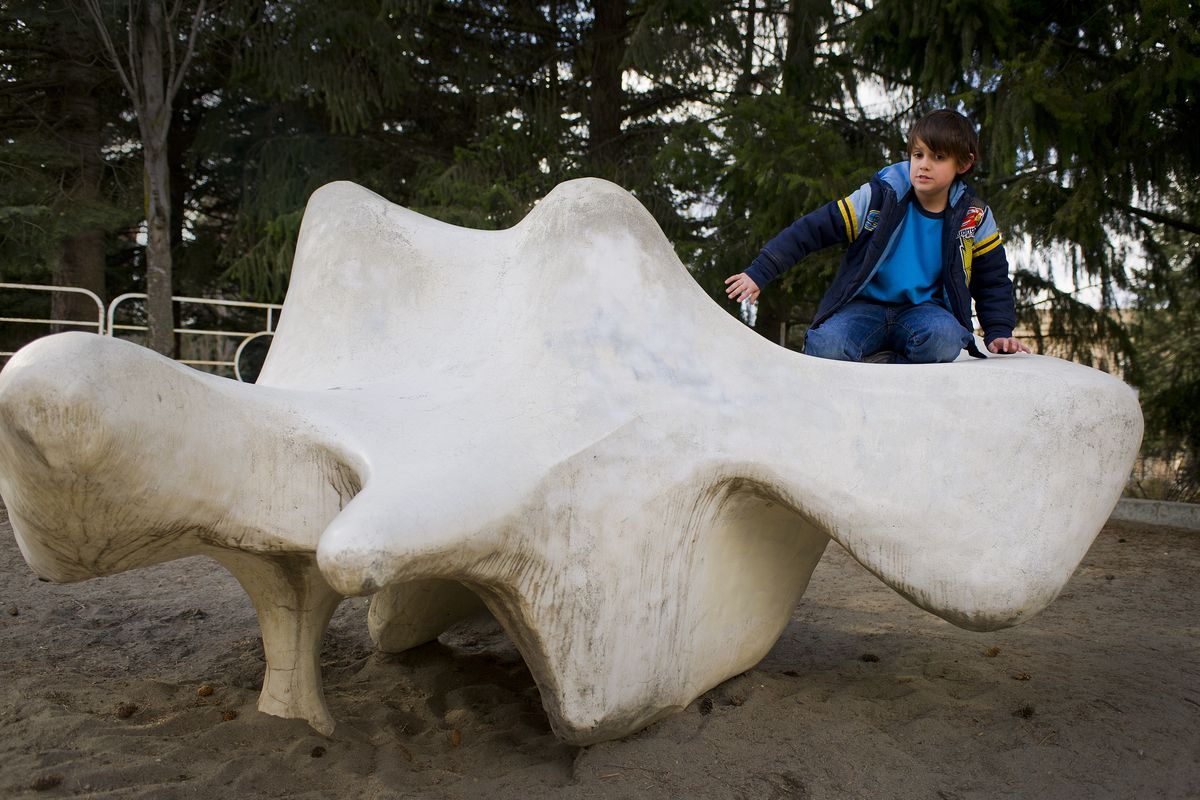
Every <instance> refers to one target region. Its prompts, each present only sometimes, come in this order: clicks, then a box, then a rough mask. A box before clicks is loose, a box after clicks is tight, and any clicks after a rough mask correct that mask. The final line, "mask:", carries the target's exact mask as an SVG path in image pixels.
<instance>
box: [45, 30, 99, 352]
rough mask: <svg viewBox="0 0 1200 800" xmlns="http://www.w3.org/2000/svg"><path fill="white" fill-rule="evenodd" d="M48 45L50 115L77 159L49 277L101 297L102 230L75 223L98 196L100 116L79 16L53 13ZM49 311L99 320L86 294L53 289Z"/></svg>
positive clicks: (69, 177) (69, 174) (68, 179)
mask: <svg viewBox="0 0 1200 800" xmlns="http://www.w3.org/2000/svg"><path fill="white" fill-rule="evenodd" d="M51 46H52V47H53V48H54V49H55V51H56V54H55V60H54V64H53V67H52V73H53V77H52V83H53V85H54V86H56V87H58V92H57V93H56V95H55V96H53V98H52V102H51V106H50V109H51V114H50V119H51V120H52V121H53V122H54V124H55V128H56V130H55V133H56V134H57V135H58V137H59V139H60V141H61V142H62V143H63V146H64V148H65V149H66V150H67V152H68V153H70V155H71V156H72V158H73V159H74V160H75V167H74V169H71V170H68V171H66V174H65V175H64V180H65V181H66V185H65V186H64V187H63V189H64V195H65V199H64V201H63V203H62V204H61V205H60V207H59V208H58V209H57V213H58V216H59V219H60V222H59V224H58V228H59V229H60V230H62V231H63V232H64V233H63V235H62V237H61V239H60V240H59V256H58V259H57V260H56V262H55V264H54V276H53V281H54V285H55V286H75V287H78V288H81V289H87V290H89V291H91V292H93V293H95V294H96V296H97V297H99V298H100V302H101V303H104V302H105V301H106V295H105V286H104V266H105V259H104V230H103V229H102V228H98V227H91V228H80V227H79V226H78V225H76V224H75V220H77V219H78V218H79V216H80V212H81V211H85V210H86V209H87V208H88V207H89V206H91V205H94V204H97V203H99V202H100V201H101V199H102V198H101V182H102V181H103V178H104V160H103V156H102V154H101V150H100V148H101V130H102V122H101V119H100V107H99V100H98V98H97V95H96V89H97V85H98V83H99V81H98V80H97V78H96V72H95V70H94V69H92V68H91V67H90V66H89V64H88V63H86V61H85V54H86V53H88V52H90V49H91V46H90V41H89V40H88V38H87V32H86V30H85V29H84V28H83V27H82V24H81V22H80V21H79V19H78V17H74V16H70V17H68V15H60V16H59V17H57V18H56V20H55V25H54V29H53V30H52V32H51ZM50 315H51V317H53V318H54V319H69V320H84V321H88V322H97V321H98V320H99V309H98V308H97V306H96V303H95V302H94V301H93V300H92V299H91V298H89V297H87V296H86V295H81V294H76V293H73V292H72V293H67V292H55V293H54V294H52V295H51V302H50ZM56 330H95V331H96V332H97V333H99V330H98V329H95V328H81V327H79V326H74V325H64V326H57V327H56Z"/></svg>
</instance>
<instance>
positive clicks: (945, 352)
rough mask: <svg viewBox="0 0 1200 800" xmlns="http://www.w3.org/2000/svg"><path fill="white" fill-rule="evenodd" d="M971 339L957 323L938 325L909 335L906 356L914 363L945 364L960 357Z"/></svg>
mask: <svg viewBox="0 0 1200 800" xmlns="http://www.w3.org/2000/svg"><path fill="white" fill-rule="evenodd" d="M970 339H971V335H970V334H968V333H967V332H966V331H965V330H963V328H962V327H961V326H960V325H958V324H957V323H955V324H954V325H936V326H933V327H930V328H925V329H923V330H918V331H916V332H914V333H913V334H912V335H911V336H909V338H908V345H907V347H906V348H905V353H904V356H905V358H907V359H908V360H909V361H911V362H913V363H914V364H945V363H946V362H949V361H953V360H954V359H956V358H958V356H959V355H960V354H961V353H962V350H963V348H964V347H966V346H967V343H968V342H969V341H970Z"/></svg>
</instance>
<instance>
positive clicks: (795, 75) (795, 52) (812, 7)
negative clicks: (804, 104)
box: [783, 0, 829, 98]
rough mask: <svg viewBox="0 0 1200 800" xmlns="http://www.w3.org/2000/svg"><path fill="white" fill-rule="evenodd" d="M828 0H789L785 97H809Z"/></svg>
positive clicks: (784, 68) (785, 52) (784, 66)
mask: <svg viewBox="0 0 1200 800" xmlns="http://www.w3.org/2000/svg"><path fill="white" fill-rule="evenodd" d="M828 9H829V2H828V0H790V2H789V3H788V16H787V44H786V49H785V51H784V59H783V60H784V63H783V94H784V96H785V97H796V98H808V97H809V89H810V87H809V85H808V84H809V82H810V80H811V79H812V74H813V51H814V50H815V48H816V44H817V37H818V34H819V31H820V26H821V22H822V19H823V15H824V14H827V13H828Z"/></svg>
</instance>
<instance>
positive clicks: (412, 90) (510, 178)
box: [0, 0, 1200, 500]
mask: <svg viewBox="0 0 1200 800" xmlns="http://www.w3.org/2000/svg"><path fill="white" fill-rule="evenodd" d="M1198 29H1200V10H1198V8H1197V5H1196V4H1195V3H1193V2H1187V1H1186V0H1151V1H1148V2H1119V3H1107V4H1103V3H1096V2H1073V3H1065V2H1061V1H1058V2H1037V1H1035V0H977V1H976V2H969V3H968V2H959V1H958V0H949V1H948V2H947V1H945V0H864V2H852V1H851V0H841V1H840V2H830V1H829V0H591V1H590V2H589V1H581V0H547V1H546V2H532V1H531V0H512V2H506V1H505V0H495V2H482V1H481V0H459V1H458V2H443V1H441V0H321V1H320V2H317V1H316V0H293V1H292V2H250V1H249V0H135V1H134V2H125V1H124V0H123V1H122V2H111V1H110V0H62V2H57V3H54V2H38V1H36V0H4V3H3V4H2V5H0V277H2V279H3V280H4V281H9V282H26V283H51V282H52V283H55V284H58V285H68V286H79V287H83V288H87V289H90V290H91V291H93V292H95V293H96V294H97V295H99V296H100V297H101V298H103V299H106V300H107V299H110V298H112V297H113V296H115V295H117V294H120V293H122V292H126V291H149V293H150V295H151V299H150V302H149V304H148V306H147V312H146V313H147V314H148V317H149V324H150V327H151V336H150V343H151V345H152V346H155V347H156V349H159V350H160V351H162V352H168V353H170V352H171V351H172V350H173V349H174V347H175V342H174V340H173V338H172V336H171V333H170V330H171V327H172V322H171V313H172V312H171V306H170V301H169V297H170V294H171V293H172V292H174V293H175V294H188V295H194V296H207V297H237V298H246V299H256V300H262V301H271V302H279V301H280V300H281V299H282V298H283V295H284V292H285V291H286V287H287V282H288V274H289V270H290V266H291V260H292V254H293V247H294V243H295V239H296V235H297V232H298V229H299V225H300V219H301V216H302V214H303V210H304V204H305V202H306V200H307V198H308V195H309V194H310V193H311V192H312V191H313V190H314V189H316V188H317V187H319V186H321V185H322V184H324V183H327V182H329V181H333V180H343V179H344V180H352V181H355V182H356V183H359V184H362V185H364V186H366V187H368V188H369V189H372V190H373V191H375V192H378V193H379V194H381V195H383V196H384V197H386V198H388V199H389V200H391V201H393V202H396V203H399V204H401V205H404V206H408V207H410V208H413V209H415V210H417V211H420V212H422V213H424V214H427V215H429V216H432V217H436V218H438V219H442V220H445V221H447V222H451V223H454V224H458V225H466V226H471V227H478V228H500V227H507V226H509V225H512V224H514V223H515V222H517V221H518V220H519V219H520V218H521V217H522V216H524V214H525V213H526V212H527V211H528V210H529V209H530V208H531V207H532V205H533V203H534V202H536V201H537V200H538V199H539V198H540V197H542V196H543V195H545V194H546V193H547V192H548V191H549V190H550V189H551V188H552V187H554V186H555V185H556V184H558V183H559V182H561V181H564V180H568V179H571V178H576V177H583V176H597V177H602V178H607V179H609V180H612V181H615V182H616V183H618V184H620V185H621V186H624V187H625V188H627V189H629V190H630V191H631V192H633V194H634V195H635V196H636V197H637V198H638V199H639V200H640V201H641V202H642V203H643V204H644V205H645V206H646V207H647V208H648V209H649V210H650V211H651V213H652V214H653V215H654V216H655V218H656V219H657V220H658V222H659V224H660V225H661V226H662V228H663V230H664V231H665V232H666V234H667V236H668V237H669V238H670V239H671V241H672V242H673V243H674V245H675V248H676V250H677V252H678V253H679V255H680V257H681V258H682V259H683V260H684V263H685V264H686V265H687V266H688V268H689V269H690V270H691V272H692V274H693V275H694V276H695V277H696V279H697V281H699V283H700V284H701V286H703V287H704V288H705V290H706V291H708V292H709V293H710V294H711V295H712V296H713V298H714V299H715V300H716V301H717V302H721V303H722V304H723V305H724V306H725V307H726V308H728V309H729V310H730V312H731V313H738V309H737V308H736V307H734V306H733V305H732V304H730V303H728V302H727V301H725V299H724V295H723V292H722V291H721V289H722V281H723V279H724V278H725V276H727V275H730V274H732V273H736V272H739V271H741V270H742V269H744V268H745V266H746V265H747V264H748V263H749V262H750V260H751V259H752V258H753V257H754V256H755V255H756V254H757V252H758V250H759V248H760V247H761V246H762V244H763V243H764V242H766V241H767V240H768V239H769V238H770V237H771V236H773V235H774V234H775V233H776V232H778V231H779V230H780V229H782V228H783V227H785V226H786V225H787V224H789V223H790V222H791V221H793V220H794V219H796V218H797V217H799V216H801V215H802V214H804V213H806V212H808V211H811V210H813V209H815V208H817V207H818V206H819V205H821V204H823V203H825V202H828V201H829V200H830V199H833V198H835V197H839V196H843V195H845V194H848V193H849V192H850V191H851V190H853V189H854V188H855V187H857V186H858V185H859V184H861V183H862V182H864V181H865V180H866V179H867V178H868V177H869V176H870V175H871V174H872V173H873V172H874V171H875V170H877V169H878V168H879V167H880V166H881V165H883V164H885V163H889V162H891V161H895V160H900V159H902V158H903V157H904V143H905V138H904V134H905V131H906V130H907V128H908V126H909V125H911V124H912V122H913V121H914V120H915V119H916V118H918V117H919V116H920V115H921V114H923V113H924V112H926V111H928V110H930V109H933V108H937V107H943V106H949V107H953V108H956V109H959V110H961V111H963V112H964V113H966V114H967V115H968V116H969V117H971V118H972V120H974V121H975V122H976V123H977V124H978V125H979V127H980V132H981V139H982V150H983V152H982V154H981V159H980V163H979V165H978V167H977V169H976V170H975V172H974V173H973V178H972V180H973V183H974V184H975V186H976V188H977V190H978V191H979V192H980V193H981V194H982V196H983V197H984V198H986V199H987V201H988V202H989V203H990V205H991V206H992V208H993V209H994V211H995V213H996V215H997V218H998V219H999V221H1000V223H1001V226H1002V229H1003V230H1004V231H1005V234H1006V239H1007V241H1008V252H1009V258H1010V261H1011V262H1012V265H1013V267H1014V272H1015V286H1016V293H1017V301H1018V313H1019V316H1020V319H1021V324H1022V327H1023V328H1024V329H1026V330H1028V331H1029V332H1030V338H1031V344H1032V345H1033V346H1034V347H1035V349H1036V350H1040V351H1044V352H1053V353H1054V354H1056V355H1061V356H1063V357H1067V358H1073V359H1075V360H1078V361H1081V362H1083V363H1088V364H1092V365H1095V366H1098V367H1100V368H1102V369H1106V370H1109V371H1113V372H1117V373H1119V374H1120V375H1122V377H1124V378H1125V379H1126V380H1128V381H1129V382H1131V383H1132V384H1134V385H1135V386H1137V387H1138V389H1139V391H1140V393H1141V399H1142V404H1143V409H1144V411H1145V415H1146V421H1147V434H1146V444H1145V447H1144V453H1145V454H1146V455H1148V456H1151V457H1152V458H1153V460H1155V462H1156V463H1158V464H1167V465H1169V467H1170V469H1169V470H1168V471H1167V473H1166V474H1167V479H1166V480H1164V481H1159V482H1158V483H1157V484H1156V485H1154V486H1150V485H1148V484H1147V485H1144V486H1143V489H1144V490H1146V491H1147V492H1150V493H1153V494H1155V495H1156V496H1161V497H1166V498H1168V499H1190V500H1196V499H1197V498H1198V497H1200V490H1198V487H1200V257H1198V256H1197V245H1198V244H1200V222H1198V217H1197V211H1198V210H1200V189H1198V179H1200V110H1198V105H1197V99H1198V98H1197V95H1198V93H1200V92H1198V90H1200V30H1198ZM838 256H839V254H838V253H836V252H823V253H820V254H818V255H815V256H813V257H811V258H809V259H807V260H806V261H805V264H804V266H803V267H802V268H799V269H795V270H792V271H791V272H789V273H788V274H787V275H786V276H785V277H784V278H783V279H782V280H781V281H780V282H779V283H778V284H777V285H773V286H772V287H771V289H770V290H769V291H767V292H764V293H763V295H762V300H761V302H760V305H759V308H758V311H757V321H756V329H757V330H758V331H760V332H761V333H763V335H765V336H768V337H769V338H772V339H775V340H778V339H779V336H780V331H781V330H783V331H787V335H786V344H788V345H789V346H793V347H797V346H799V344H800V342H801V341H802V338H803V334H804V330H805V325H806V324H807V321H808V320H809V319H810V318H811V316H812V313H813V311H814V309H815V306H816V303H817V301H818V299H819V298H820V295H821V293H822V292H823V290H824V288H825V287H826V286H827V285H828V284H829V281H830V279H831V277H832V272H833V270H834V268H835V266H836V263H837V259H838ZM1064 286H1066V287H1067V288H1063V287H1064ZM1076 287H1086V291H1083V292H1080V291H1078V290H1077V288H1076ZM164 297H165V298H166V299H165V300H164ZM3 302H4V303H5V310H6V312H9V311H15V312H18V313H19V311H20V309H16V308H12V305H13V304H15V303H19V302H21V301H18V300H15V299H10V298H9V297H8V296H7V295H5V297H4V299H3ZM72 302H74V301H72V300H71V299H69V298H67V299H63V300H58V301H56V307H55V309H54V315H55V316H56V317H58V318H78V309H72V307H71V305H72ZM92 313H94V311H93V312H92ZM85 316H86V312H85ZM164 320H165V321H164ZM995 424H1004V423H1003V420H996V421H995Z"/></svg>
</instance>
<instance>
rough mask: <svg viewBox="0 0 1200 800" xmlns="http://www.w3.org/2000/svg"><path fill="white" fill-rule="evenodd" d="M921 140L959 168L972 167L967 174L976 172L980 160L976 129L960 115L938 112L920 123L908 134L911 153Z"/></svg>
mask: <svg viewBox="0 0 1200 800" xmlns="http://www.w3.org/2000/svg"><path fill="white" fill-rule="evenodd" d="M918 139H920V140H921V141H922V142H924V143H925V146H926V147H928V148H929V149H930V150H932V151H933V152H935V153H945V154H946V155H948V156H954V158H956V159H958V163H959V165H960V166H961V165H963V164H970V165H971V166H970V168H969V169H968V170H967V172H970V171H971V169H974V168H975V162H976V161H977V160H979V137H978V136H976V135H975V126H973V125H972V124H971V121H970V120H968V119H967V118H966V117H964V116H963V115H962V114H959V113H958V112H957V111H951V110H950V109H948V108H939V109H938V110H937V111H930V112H929V113H928V114H926V115H925V116H923V117H921V118H920V119H919V120H917V124H916V125H913V126H912V130H910V131H909V132H908V152H909V153H911V152H912V151H913V150H914V149H915V148H916V145H917V140H918ZM964 174H965V173H964Z"/></svg>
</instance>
